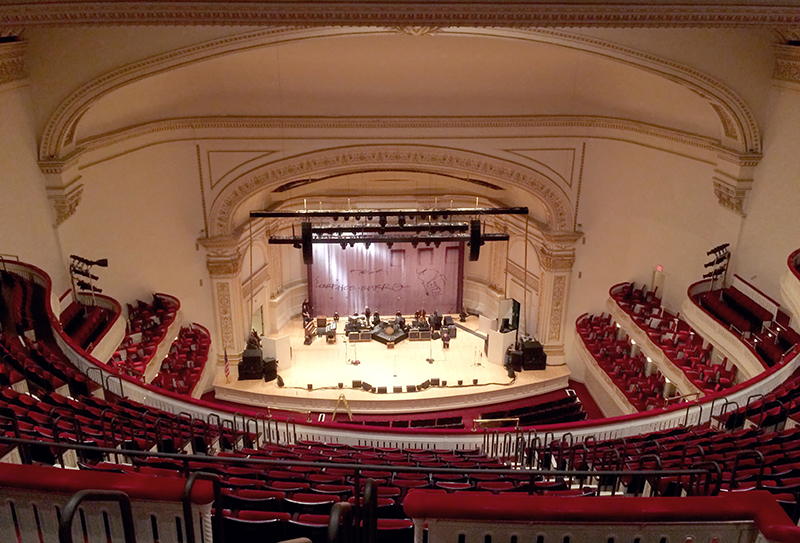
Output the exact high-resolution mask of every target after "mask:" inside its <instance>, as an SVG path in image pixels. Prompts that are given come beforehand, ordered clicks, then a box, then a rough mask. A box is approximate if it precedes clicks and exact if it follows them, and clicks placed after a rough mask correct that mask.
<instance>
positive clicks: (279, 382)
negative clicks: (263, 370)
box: [278, 375, 283, 388]
mask: <svg viewBox="0 0 800 543" xmlns="http://www.w3.org/2000/svg"><path fill="white" fill-rule="evenodd" d="M278 387H279V388H283V377H281V376H280V375H278Z"/></svg>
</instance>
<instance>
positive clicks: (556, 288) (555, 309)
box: [547, 275, 567, 341]
mask: <svg viewBox="0 0 800 543" xmlns="http://www.w3.org/2000/svg"><path fill="white" fill-rule="evenodd" d="M566 284H567V278H566V277H565V276H563V275H559V276H557V277H555V278H554V279H553V302H552V304H551V306H550V331H549V333H548V335H547V339H548V340H550V341H558V340H559V339H560V338H561V319H562V315H563V313H564V289H565V287H566Z"/></svg>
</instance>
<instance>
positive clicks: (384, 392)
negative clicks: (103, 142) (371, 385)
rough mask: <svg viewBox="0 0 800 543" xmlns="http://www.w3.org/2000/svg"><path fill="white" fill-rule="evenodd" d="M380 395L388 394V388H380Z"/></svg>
mask: <svg viewBox="0 0 800 543" xmlns="http://www.w3.org/2000/svg"><path fill="white" fill-rule="evenodd" d="M378 394H386V387H378Z"/></svg>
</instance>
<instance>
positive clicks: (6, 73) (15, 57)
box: [0, 40, 26, 84]
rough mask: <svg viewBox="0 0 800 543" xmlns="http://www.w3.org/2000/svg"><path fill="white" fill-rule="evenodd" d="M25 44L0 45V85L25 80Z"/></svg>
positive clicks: (8, 43) (12, 42) (14, 42)
mask: <svg viewBox="0 0 800 543" xmlns="http://www.w3.org/2000/svg"><path fill="white" fill-rule="evenodd" d="M25 47H26V46H25V42H23V41H20V40H17V41H11V42H7V43H0V84H4V83H11V82H13V81H19V80H21V79H25V77H26V74H25Z"/></svg>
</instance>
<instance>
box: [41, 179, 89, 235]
mask: <svg viewBox="0 0 800 543" xmlns="http://www.w3.org/2000/svg"><path fill="white" fill-rule="evenodd" d="M82 196H83V185H82V184H80V185H75V184H74V183H73V184H72V185H70V186H68V187H48V188H47V199H48V200H50V204H51V205H52V206H53V209H54V210H55V212H56V222H55V224H54V225H53V226H54V227H56V228H57V227H59V226H61V224H62V223H63V222H64V221H66V220H67V219H69V218H70V217H72V216H73V215H74V214H75V212H76V211H77V210H78V205H79V204H80V203H81V197H82Z"/></svg>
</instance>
